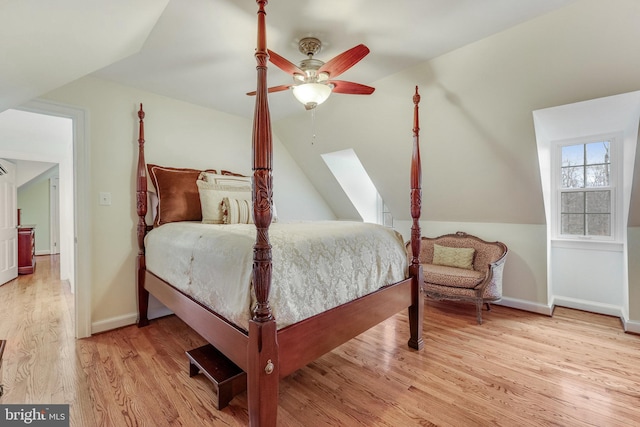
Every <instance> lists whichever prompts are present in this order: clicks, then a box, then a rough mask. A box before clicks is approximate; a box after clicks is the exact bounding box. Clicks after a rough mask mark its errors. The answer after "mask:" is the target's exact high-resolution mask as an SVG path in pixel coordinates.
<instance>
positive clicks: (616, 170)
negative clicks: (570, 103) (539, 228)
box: [551, 133, 623, 242]
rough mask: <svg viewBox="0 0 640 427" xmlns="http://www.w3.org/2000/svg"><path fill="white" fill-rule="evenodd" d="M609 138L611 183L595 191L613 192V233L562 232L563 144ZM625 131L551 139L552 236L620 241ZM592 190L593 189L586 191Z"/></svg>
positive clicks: (579, 143)
mask: <svg viewBox="0 0 640 427" xmlns="http://www.w3.org/2000/svg"><path fill="white" fill-rule="evenodd" d="M601 141H609V143H610V145H609V147H610V148H609V150H610V151H609V154H610V176H609V179H610V182H609V186H608V187H597V188H593V190H594V191H598V190H610V191H611V235H610V236H584V235H573V234H562V227H561V224H562V222H561V215H562V214H561V207H562V202H561V197H562V193H563V192H566V190H567V189H566V188H562V147H566V146H569V145H584V144H589V143H593V142H601ZM622 145H623V139H622V134H620V133H615V134H604V135H590V136H585V137H580V138H573V139H566V140H560V141H554V142H552V150H551V188H553V189H554V195H553V196H552V198H551V200H552V206H551V213H552V214H551V218H552V224H551V229H552V236H553V237H552V238H553V239H554V240H563V241H580V242H617V241H620V240H621V236H620V230H621V227H622V225H621V221H622V219H621V218H620V215H619V214H620V212H621V211H622V207H621V206H620V205H619V204H620V202H619V201H620V200H621V198H620V197H618V193H619V191H620V190H621V189H620V183H621V182H622ZM587 191H590V190H587Z"/></svg>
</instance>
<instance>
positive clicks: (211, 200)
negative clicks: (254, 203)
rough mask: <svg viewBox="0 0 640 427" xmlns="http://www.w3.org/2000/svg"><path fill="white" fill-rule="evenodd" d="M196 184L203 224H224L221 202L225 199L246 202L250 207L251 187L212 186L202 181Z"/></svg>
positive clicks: (212, 184)
mask: <svg viewBox="0 0 640 427" xmlns="http://www.w3.org/2000/svg"><path fill="white" fill-rule="evenodd" d="M196 184H197V186H198V192H199V193H200V205H201V206H202V222H203V223H204V224H224V217H223V212H222V201H223V200H224V198H225V197H227V198H232V199H237V200H247V201H248V202H249V205H251V187H247V186H244V187H240V186H235V185H221V184H214V183H211V182H207V181H203V180H198V181H197V182H196Z"/></svg>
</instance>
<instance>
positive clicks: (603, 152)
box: [557, 140, 615, 239]
mask: <svg viewBox="0 0 640 427" xmlns="http://www.w3.org/2000/svg"><path fill="white" fill-rule="evenodd" d="M613 143H614V141H613V140H600V141H592V142H587V143H584V144H566V145H560V147H559V148H560V149H559V156H560V162H559V163H560V180H559V186H558V198H559V203H558V210H557V211H558V214H559V233H558V234H559V235H560V236H561V237H566V238H585V237H588V238H600V239H610V238H612V236H613V225H614V224H613V218H614V216H613V198H614V197H613V195H614V190H615V187H614V184H615V179H613V176H614V175H613V174H612V160H611V159H612V156H611V149H612V148H613Z"/></svg>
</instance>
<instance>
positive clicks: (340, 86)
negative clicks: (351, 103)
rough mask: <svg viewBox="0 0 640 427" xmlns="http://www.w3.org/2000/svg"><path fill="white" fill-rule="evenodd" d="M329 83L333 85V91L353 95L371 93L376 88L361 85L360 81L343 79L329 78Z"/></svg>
mask: <svg viewBox="0 0 640 427" xmlns="http://www.w3.org/2000/svg"><path fill="white" fill-rule="evenodd" d="M329 83H330V84H332V85H333V90H332V92H334V93H348V94H351V95H371V94H372V93H373V91H374V90H376V88H374V87H371V86H367V85H361V84H360V83H353V82H345V81H343V80H329Z"/></svg>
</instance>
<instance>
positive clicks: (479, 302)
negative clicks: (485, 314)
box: [476, 299, 482, 325]
mask: <svg viewBox="0 0 640 427" xmlns="http://www.w3.org/2000/svg"><path fill="white" fill-rule="evenodd" d="M476 318H477V320H478V325H482V299H478V300H476Z"/></svg>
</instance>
